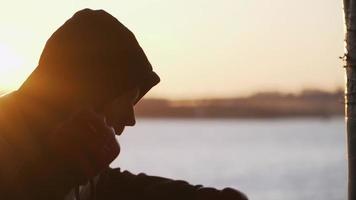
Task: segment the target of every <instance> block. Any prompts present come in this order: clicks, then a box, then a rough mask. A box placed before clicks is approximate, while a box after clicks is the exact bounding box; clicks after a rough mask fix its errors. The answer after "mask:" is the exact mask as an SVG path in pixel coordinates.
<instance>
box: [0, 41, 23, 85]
mask: <svg viewBox="0 0 356 200" xmlns="http://www.w3.org/2000/svg"><path fill="white" fill-rule="evenodd" d="M23 65H24V61H23V59H22V58H21V57H20V56H19V55H18V54H17V53H16V52H15V51H14V50H13V49H11V48H9V47H8V46H6V45H3V44H0V75H1V78H0V85H1V89H2V90H6V91H11V90H15V89H17V88H18V87H19V86H20V85H21V83H22V82H23V81H24V79H25V78H26V77H25V75H26V72H25V71H24V70H23V68H22V67H23Z"/></svg>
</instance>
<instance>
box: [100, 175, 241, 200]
mask: <svg viewBox="0 0 356 200" xmlns="http://www.w3.org/2000/svg"><path fill="white" fill-rule="evenodd" d="M97 190H98V195H99V196H100V197H102V196H103V199H117V198H122V199H156V200H160V199H162V200H163V199H172V200H173V199H177V200H178V199H186V200H190V199H192V200H193V199H197V200H199V199H202V200H203V199H204V200H206V199H212V200H247V197H246V196H245V195H244V194H243V193H242V192H240V191H238V190H236V189H233V188H225V189H223V190H218V189H216V188H212V187H204V186H202V185H192V184H190V183H188V182H186V181H183V180H174V179H170V178H165V177H159V176H149V175H146V174H144V173H140V174H138V175H135V174H132V173H130V172H128V171H123V172H121V171H120V169H109V170H107V171H106V172H105V173H103V174H102V175H101V177H100V179H99V181H98V183H97ZM104 197H105V198H104Z"/></svg>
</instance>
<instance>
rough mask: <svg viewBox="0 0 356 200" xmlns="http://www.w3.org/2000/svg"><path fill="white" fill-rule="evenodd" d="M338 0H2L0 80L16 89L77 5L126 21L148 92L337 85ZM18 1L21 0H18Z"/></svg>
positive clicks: (178, 94)
mask: <svg viewBox="0 0 356 200" xmlns="http://www.w3.org/2000/svg"><path fill="white" fill-rule="evenodd" d="M341 3H342V2H341V1H324V0H315V1H312V2H311V1H307V0H302V1H292V0H275V1H273V4H272V1H269V0H250V1H241V0H237V1H231V0H223V1H205V0H197V1H193V2H192V1H185V0H183V1H178V0H170V1H163V0H155V1H138V0H133V1H125V2H124V1H98V0H89V1H84V0H83V1H75V3H73V1H69V0H64V1H60V2H57V3H53V2H47V1H41V0H37V1H31V2H20V1H9V2H7V3H6V4H5V3H2V4H3V5H2V8H3V12H1V13H0V58H1V60H0V90H15V89H16V88H18V87H19V86H20V85H21V83H22V82H23V81H24V80H25V79H26V77H27V76H28V75H29V74H30V73H31V71H32V70H33V69H34V68H35V67H36V66H37V62H38V59H39V56H40V54H41V51H42V49H43V46H44V45H45V42H46V40H47V39H48V38H49V37H50V35H51V34H52V33H53V32H54V31H55V30H56V29H57V28H58V27H59V26H60V25H62V24H63V23H64V22H65V21H66V20H67V19H68V18H70V17H71V16H72V15H73V13H75V12H76V11H78V10H80V9H83V8H86V7H89V8H93V9H105V10H106V11H108V12H109V13H111V14H112V15H113V16H115V17H117V18H118V19H119V20H120V21H121V22H122V23H123V24H125V25H126V26H127V27H128V28H129V29H131V30H132V31H133V32H134V33H135V35H136V37H137V39H138V41H139V42H140V44H141V46H142V47H143V49H144V50H145V52H146V54H147V56H148V58H149V60H150V61H151V63H152V65H153V66H154V69H155V71H157V73H158V74H159V75H160V77H161V78H162V82H161V83H160V84H159V85H158V86H157V87H155V88H154V89H153V90H152V92H150V94H149V96H151V97H164V98H170V99H182V98H183V99H184V98H205V97H234V96H245V95H249V94H252V93H255V92H260V91H281V92H298V91H301V90H303V89H305V88H318V89H323V90H334V89H336V88H338V87H340V86H342V85H343V73H344V71H343V69H342V63H341V61H340V60H339V59H338V57H339V56H341V55H343V24H342V23H343V21H342V5H341ZM18 5H21V7H18Z"/></svg>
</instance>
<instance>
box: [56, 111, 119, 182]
mask: <svg viewBox="0 0 356 200" xmlns="http://www.w3.org/2000/svg"><path fill="white" fill-rule="evenodd" d="M49 145H50V148H51V149H52V151H53V153H54V154H55V155H56V156H58V158H59V160H60V161H62V162H63V163H62V164H64V165H65V167H69V169H71V170H74V171H75V172H76V173H78V175H81V176H84V178H90V177H93V176H95V175H97V174H98V173H99V172H100V171H102V170H103V169H105V168H107V167H108V166H109V164H110V163H111V162H112V161H113V160H114V159H115V158H116V157H117V156H118V155H119V153H120V146H119V144H118V142H117V140H116V138H115V131H114V129H113V128H112V127H110V126H108V125H107V124H106V120H105V117H103V116H100V115H98V114H96V113H95V112H94V111H91V110H83V111H80V112H77V113H75V114H74V115H73V116H71V117H70V118H69V119H68V120H66V121H64V122H63V123H61V124H60V125H59V126H58V127H57V128H56V129H55V130H54V132H53V133H52V134H51V135H50V137H49Z"/></svg>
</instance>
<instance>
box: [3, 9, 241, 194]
mask: <svg viewBox="0 0 356 200" xmlns="http://www.w3.org/2000/svg"><path fill="white" fill-rule="evenodd" d="M158 82H159V77H158V76H157V75H156V73H155V72H153V71H152V67H151V65H150V63H149V61H148V60H147V58H146V55H145V54H144V52H143V50H142V49H141V47H140V46H139V44H138V42H137V41H136V39H135V37H134V35H133V34H132V33H131V32H130V31H129V30H128V29H127V28H126V27H125V26H123V25H122V24H121V23H120V22H119V21H118V20H117V19H115V18H114V17H113V16H111V15H110V14H108V13H106V12H105V11H102V10H98V11H93V10H90V9H85V10H82V11H79V12H77V13H76V14H75V15H74V16H73V17H72V18H70V19H69V20H68V21H67V22H66V23H65V24H64V25H62V26H61V27H60V28H59V29H58V30H57V31H56V32H55V33H54V34H53V35H52V36H51V37H50V39H49V40H48V41H47V43H46V46H45V48H44V50H43V53H42V55H41V58H40V60H39V64H38V66H37V68H36V69H35V70H34V72H33V73H32V74H31V75H30V77H29V78H28V79H27V80H26V81H25V83H24V84H23V85H22V86H21V87H20V89H19V90H17V91H15V92H13V93H10V94H8V95H6V96H4V97H2V98H1V99H0V162H1V165H0V199H52V200H53V199H116V200H136V199H137V200H139V199H142V200H143V199H156V200H159V199H165V200H169V199H186V200H190V199H222V200H223V199H246V197H245V196H244V195H243V194H242V193H240V192H238V191H237V190H234V189H231V188H226V189H224V190H216V189H213V188H204V187H202V186H199V185H198V186H193V185H190V184H188V183H187V182H184V181H176V180H171V179H167V178H162V177H154V176H147V175H145V174H139V175H133V174H131V173H130V172H128V171H124V172H121V171H120V169H118V168H117V169H111V168H109V164H110V163H111V162H112V161H113V160H114V159H115V158H116V157H117V156H118V154H119V152H120V147H119V145H118V143H117V141H116V139H115V134H121V133H122V131H123V130H124V127H125V126H133V125H134V124H135V116H134V111H133V106H134V105H135V104H136V103H137V102H138V101H139V100H140V99H141V98H142V97H143V96H144V95H145V94H146V93H147V92H148V90H150V89H151V88H152V87H153V86H154V85H156V84H157V83H158Z"/></svg>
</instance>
